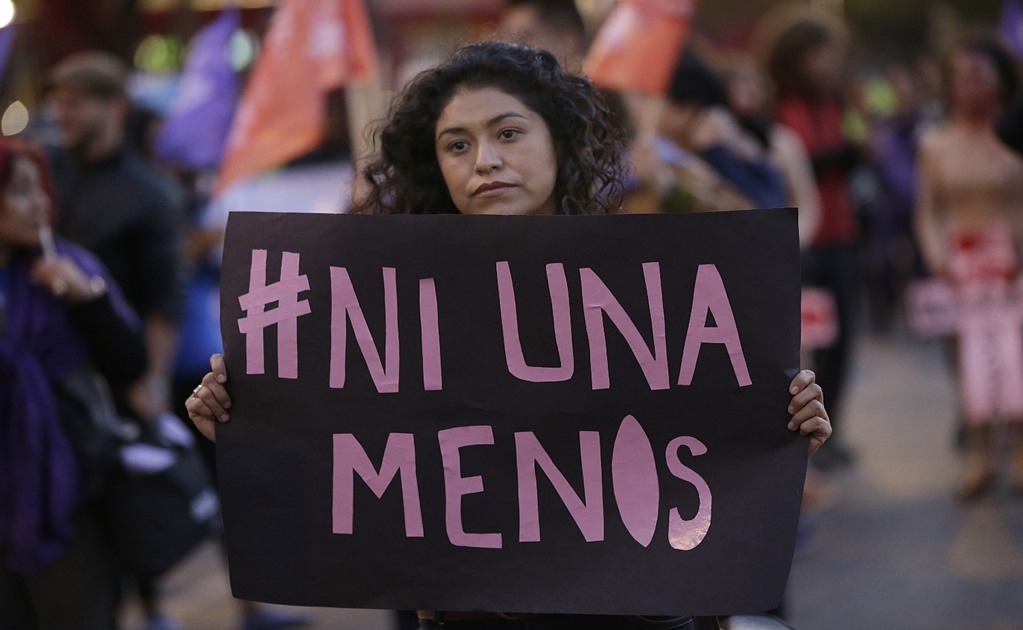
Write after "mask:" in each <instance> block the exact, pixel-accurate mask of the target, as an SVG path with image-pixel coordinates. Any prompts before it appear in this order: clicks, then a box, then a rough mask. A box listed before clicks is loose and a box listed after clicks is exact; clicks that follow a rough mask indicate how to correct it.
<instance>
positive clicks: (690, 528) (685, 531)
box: [665, 436, 711, 551]
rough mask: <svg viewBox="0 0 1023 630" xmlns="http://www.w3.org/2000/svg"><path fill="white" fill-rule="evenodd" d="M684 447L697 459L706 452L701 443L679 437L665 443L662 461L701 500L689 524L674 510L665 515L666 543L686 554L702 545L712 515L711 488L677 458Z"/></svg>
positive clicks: (688, 521) (691, 438)
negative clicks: (692, 488) (686, 483)
mask: <svg viewBox="0 0 1023 630" xmlns="http://www.w3.org/2000/svg"><path fill="white" fill-rule="evenodd" d="M683 446H685V447H686V448H688V449H689V452H690V453H692V454H693V455H696V456H699V455H703V454H705V453H706V452H707V447H706V446H704V445H703V442H701V441H699V440H697V439H696V438H694V437H687V436H683V437H678V438H675V439H674V440H672V441H671V442H669V443H668V448H667V449H666V451H665V459H666V460H667V462H668V470H670V471H671V474H673V475H675V477H677V478H679V479H682V480H683V481H688V482H689V483H691V484H693V486H695V487H696V491H697V493H698V494H699V497H700V507H699V509H698V510H697V512H696V516H694V517H693V518H692V519H691V520H686V519H684V518H682V516H681V515H680V514H679V512H678V508H673V509H672V510H671V512H669V513H668V542H669V543H670V544H671V546H672V548H673V549H679V550H681V551H689V550H691V549H695V548H696V546H697V545H699V544H700V543H701V542H703V539H704V537H705V536H706V535H707V531H708V530H710V515H711V493H710V486H708V485H707V482H706V481H704V479H703V477H701V476H700V475H698V474H697V473H696V472H695V471H693V470H692V469H691V468H689V467H687V466H685V465H684V464H683V463H682V462H681V461H680V460H679V458H678V449H679V448H681V447H683Z"/></svg>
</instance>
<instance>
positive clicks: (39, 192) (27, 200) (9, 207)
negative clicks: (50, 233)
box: [0, 157, 50, 249]
mask: <svg viewBox="0 0 1023 630" xmlns="http://www.w3.org/2000/svg"><path fill="white" fill-rule="evenodd" d="M49 209H50V199H49V197H48V196H47V195H46V191H45V190H44V189H43V182H42V177H41V174H40V172H39V167H38V166H37V165H36V163H35V162H33V161H32V160H30V159H29V158H27V157H16V158H14V162H13V163H12V164H11V181H10V182H9V183H8V184H7V186H6V188H5V189H4V190H3V197H2V200H0V247H4V248H7V249H16V248H25V247H38V246H39V229H40V228H41V227H43V226H45V225H48V224H49V217H48V214H49Z"/></svg>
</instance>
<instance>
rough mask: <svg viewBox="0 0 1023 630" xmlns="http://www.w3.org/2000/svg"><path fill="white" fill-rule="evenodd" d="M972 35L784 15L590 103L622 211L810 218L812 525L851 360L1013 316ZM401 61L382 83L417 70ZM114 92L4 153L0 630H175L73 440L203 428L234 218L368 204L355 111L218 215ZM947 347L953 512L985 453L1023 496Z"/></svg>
mask: <svg viewBox="0 0 1023 630" xmlns="http://www.w3.org/2000/svg"><path fill="white" fill-rule="evenodd" d="M988 26H989V27H990V28H987V29H983V28H981V29H977V30H976V31H975V32H974V31H964V32H963V33H961V35H962V37H961V38H959V39H957V40H956V41H948V42H945V44H946V46H945V49H944V50H927V49H923V48H921V49H920V50H913V51H910V52H908V53H907V54H904V55H901V56H897V57H890V58H887V59H881V60H877V59H873V58H871V56H870V54H869V51H863V50H859V49H857V46H856V43H855V42H856V37H855V34H854V33H851V32H850V30H849V28H848V27H847V25H846V24H845V23H844V22H843V20H842V18H841V16H840V15H838V14H836V13H835V12H834V11H832V10H830V9H822V8H814V7H813V6H809V5H798V6H797V7H794V8H793V7H785V8H784V10H781V9H779V10H777V11H773V12H771V13H769V14H767V15H765V16H764V17H763V19H762V20H760V22H759V23H758V24H757V26H756V28H755V29H753V31H752V33H751V34H750V36H749V38H748V41H746V42H744V45H742V46H738V45H736V44H735V43H734V42H728V43H721V42H718V41H715V39H714V38H713V37H709V36H706V35H705V34H703V33H701V32H700V31H699V29H698V28H696V29H694V30H693V32H691V33H690V35H689V37H688V40H687V44H686V46H685V48H684V50H683V52H682V54H681V55H680V56H679V57H678V59H677V60H674V61H673V67H674V70H673V72H672V74H671V80H670V84H669V86H668V88H667V91H666V93H665V94H664V95H663V96H661V97H651V96H649V95H646V96H637V95H636V94H630V93H623V92H616V91H612V90H607V92H606V97H607V99H608V102H609V103H610V104H611V105H612V106H613V108H614V110H615V111H616V112H617V116H618V118H619V121H620V124H621V125H622V127H623V128H624V129H626V130H627V133H628V137H629V138H630V151H629V160H630V164H629V167H630V172H631V177H630V181H629V185H628V190H627V194H626V198H625V202H624V205H623V207H622V209H621V211H622V212H626V213H658V212H665V213H684V212H717V211H730V210H741V209H745V208H757V207H761V208H770V207H789V206H790V207H796V208H798V211H799V243H800V248H801V254H802V273H803V278H802V279H803V283H804V285H805V286H806V287H807V288H808V289H812V290H813V291H814V292H812V293H808V295H813V296H816V297H817V298H818V299H815V300H812V301H811V300H810V299H805V303H804V325H805V326H808V325H809V324H808V323H807V320H813V321H814V322H816V323H817V324H820V323H821V321H823V323H824V326H823V329H824V330H825V333H824V334H819V335H808V334H807V332H808V329H806V328H805V329H804V349H803V350H804V352H803V354H804V357H803V358H804V362H805V363H806V365H805V367H810V368H812V369H813V370H815V372H816V374H817V379H818V382H819V383H820V384H821V386H822V388H823V389H824V392H825V396H826V399H827V404H828V408H829V409H830V413H831V420H832V423H833V426H834V429H835V432H834V436H833V437H832V439H831V440H830V441H829V442H828V443H827V444H826V445H825V446H824V447H823V448H822V449H821V451H820V452H819V453H817V454H816V455H815V456H814V458H813V460H812V462H811V468H812V470H811V473H810V475H809V476H808V481H807V488H806V498H805V501H806V502H807V507H808V509H812V507H813V505H812V503H813V500H814V497H815V493H816V492H818V488H819V486H820V484H821V483H822V480H825V479H826V478H827V476H828V475H830V474H833V473H834V472H835V471H838V470H841V469H843V468H847V467H850V466H855V464H856V453H854V452H853V450H852V449H851V448H850V446H849V444H848V443H847V442H846V441H845V440H844V433H845V419H844V418H843V417H842V410H843V405H842V403H843V394H844V387H845V385H846V383H847V382H848V380H849V372H850V367H851V363H852V360H853V347H854V343H855V339H856V337H857V335H858V334H863V333H865V332H869V333H871V334H878V335H892V334H903V333H904V331H905V323H904V322H905V321H906V315H907V311H908V310H909V309H911V308H912V306H913V305H912V304H910V303H908V302H907V301H906V300H905V298H904V297H903V296H904V295H906V291H907V287H911V286H914V285H917V284H918V283H924V282H926V281H931V282H932V283H933V282H937V283H941V284H942V286H945V287H947V288H950V290H952V291H953V292H954V294H953V298H951V299H952V301H953V302H955V301H956V300H959V301H969V300H983V299H986V300H988V301H987V302H984V303H985V304H989V305H990V304H992V303H993V302H992V301H991V300H992V299H994V298H992V296H996V297H997V298H998V299H999V300H1001V301H1000V302H998V303H999V304H1004V305H1005V308H1006V309H1007V311H1006V312H1009V311H1011V310H1012V309H1013V308H1015V309H1017V311H1018V310H1019V308H1018V301H1017V302H1014V301H1013V299H1014V297H1013V296H1015V295H1016V293H1015V288H1014V287H1015V283H1016V281H1017V277H1018V258H1017V256H1018V253H1019V246H1020V245H1021V244H1023V155H1021V151H1023V91H1021V84H1020V66H1021V63H1023V59H1021V58H1020V56H1019V55H1020V53H1021V50H1020V49H1019V48H1015V49H1013V45H1017V46H1018V45H1019V42H1018V41H1017V42H1012V41H1006V39H1005V38H1004V37H1002V38H1000V37H999V36H998V33H997V31H996V30H995V28H994V26H995V25H994V24H993V23H992V24H990V25H988ZM595 28H596V26H595V25H594V23H593V16H590V15H584V14H583V13H580V11H579V7H577V5H576V3H573V2H571V1H570V0H562V1H554V0H550V1H542V0H508V1H507V3H506V5H505V6H504V7H502V8H501V10H500V12H499V14H498V15H496V16H495V21H494V22H493V24H491V25H490V27H488V28H487V29H483V31H480V32H477V33H475V36H478V37H499V38H503V39H508V40H511V41H517V42H524V43H528V44H531V45H535V46H538V47H542V48H546V49H548V50H550V51H551V52H553V53H555V54H556V55H557V56H558V58H559V59H560V60H561V62H562V64H563V65H564V66H566V67H568V68H571V69H573V70H575V71H579V72H582V71H583V68H584V63H585V59H586V55H587V49H588V44H589V43H590V42H591V41H592V38H593V35H594V32H595ZM399 45H400V43H398V42H392V41H387V40H382V41H381V45H380V48H381V49H386V48H387V47H388V46H395V47H398V46H399ZM438 54H441V55H442V52H441V53H438ZM427 56H428V55H427ZM412 61H413V62H414V63H409V64H407V67H405V68H402V69H400V71H399V72H397V73H396V75H397V76H396V77H394V79H393V81H394V82H395V83H396V84H400V82H401V81H403V80H406V79H407V78H408V77H409V76H411V74H412V73H414V71H415V69H416V68H415V67H416V64H417V63H418V64H420V65H422V64H426V65H428V64H429V60H428V59H427V60H425V61H424V60H423V59H413V60H412ZM130 79H131V68H130V65H129V64H128V63H127V62H126V60H124V59H121V58H119V57H118V56H116V55H114V54H112V53H110V52H105V51H101V50H84V51H79V52H76V53H73V54H71V55H70V56H68V57H66V58H64V59H62V60H60V61H59V62H58V63H56V64H55V65H54V66H53V67H51V68H49V69H47V71H46V73H45V78H41V80H40V84H41V86H42V89H43V98H42V99H41V101H40V108H39V111H38V112H33V116H32V121H33V122H32V124H31V125H29V127H28V128H27V129H25V130H24V131H23V132H21V133H19V134H17V135H16V136H13V137H4V138H0V375H2V378H0V412H2V413H3V414H4V417H3V418H0V432H2V434H0V552H2V553H0V557H2V559H3V563H2V564H0V627H4V628H7V627H11V628H17V629H21V628H26V629H29V628H40V629H43V628H46V629H49V628H110V627H114V626H115V625H116V621H117V618H118V617H119V615H120V614H121V613H120V611H121V610H122V609H123V605H124V602H125V600H126V599H128V598H131V597H135V596H138V597H139V598H140V600H141V601H142V602H143V603H144V609H145V614H146V618H147V623H148V625H147V628H148V629H151V630H161V629H163V630H170V629H173V628H176V627H178V626H177V624H176V623H175V622H174V620H172V619H170V618H168V617H167V616H166V615H164V614H163V612H162V610H161V607H160V597H159V588H158V585H159V577H160V572H155V573H154V572H146V571H139V570H134V569H131V568H126V567H125V566H124V565H123V563H121V562H119V560H118V559H117V558H116V557H115V555H114V554H113V553H111V552H110V551H109V540H108V537H109V532H106V531H104V528H105V520H104V518H103V513H104V509H103V507H102V503H103V500H104V499H103V495H104V489H103V486H104V483H106V479H107V478H108V477H109V476H111V474H113V473H110V472H109V470H110V469H111V466H112V465H111V464H109V462H110V460H119V464H118V465H119V466H122V467H123V466H124V465H125V464H124V461H123V459H124V458H123V456H122V455H123V453H122V450H120V449H118V448H112V447H102V448H101V447H95V448H94V447H93V446H95V445H93V446H87V445H84V444H83V442H84V441H83V440H82V439H80V438H79V436H77V435H76V434H75V429H74V426H81V425H82V424H83V423H84V424H89V423H90V422H92V421H94V420H95V418H96V417H97V416H98V415H99V414H101V413H108V414H112V415H115V416H116V417H117V418H118V419H120V420H122V421H124V422H127V423H128V427H127V428H125V427H122V429H123V430H124V431H127V433H129V434H131V433H132V430H131V425H134V426H135V427H137V428H138V431H135V433H134V434H135V435H137V434H138V433H140V432H145V431H146V430H148V427H153V426H168V425H167V423H170V422H172V421H173V420H172V419H173V416H178V417H180V418H181V419H182V420H183V421H184V422H183V424H184V426H186V427H188V429H192V428H193V427H192V424H191V422H189V421H188V419H187V415H186V413H185V410H184V408H183V405H182V402H183V401H184V400H185V399H186V398H187V397H188V395H189V394H190V393H191V391H192V387H193V386H194V385H195V384H196V383H198V382H199V381H200V379H201V377H202V376H203V374H204V373H206V372H207V371H208V370H209V357H210V355H211V354H214V353H216V352H220V351H221V346H220V344H221V341H220V333H219V316H218V300H219V294H218V291H219V273H220V269H219V249H220V246H221V241H222V238H223V235H224V227H225V225H226V218H227V213H228V212H230V211H236V210H278V211H306V212H343V211H345V209H346V208H347V207H348V206H349V205H350V204H351V198H352V196H353V195H358V194H359V186H358V184H357V177H356V173H357V172H358V168H359V160H358V158H359V157H360V153H359V151H358V150H356V149H353V147H352V145H353V142H352V141H351V138H352V133H353V132H352V131H351V129H352V125H351V122H352V117H351V116H350V113H352V110H353V101H352V100H351V98H350V96H351V95H350V94H346V91H345V90H344V89H340V90H332V91H329V92H327V93H326V94H325V95H324V99H325V110H324V111H325V122H324V126H323V130H322V135H321V141H320V143H319V145H318V146H317V147H316V148H315V149H314V150H312V151H309V152H307V153H305V154H304V155H302V156H300V157H298V158H296V159H293V160H291V161H290V162H289V163H288V164H286V165H284V166H282V167H281V168H279V169H277V170H276V171H275V172H273V173H268V174H262V175H259V176H257V177H254V178H251V179H249V180H246V181H243V182H240V183H239V184H237V185H236V186H235V187H233V188H231V189H229V190H228V191H226V192H222V193H221V192H218V194H216V195H214V193H213V191H214V181H215V180H216V177H217V165H216V164H215V163H214V164H210V165H209V166H207V167H205V168H194V167H186V166H183V165H182V164H180V163H176V162H175V161H173V160H168V159H166V156H165V155H162V154H161V151H160V150H159V147H158V145H157V142H156V139H157V138H158V137H159V133H160V128H161V127H160V126H161V124H162V122H163V121H162V116H163V115H164V114H165V113H166V112H163V111H154V110H153V109H151V108H147V107H146V106H145V105H144V104H143V103H139V102H137V101H133V99H132V98H131V91H130V89H129V87H130ZM383 83H385V84H386V83H387V81H384V82H383ZM392 87H394V86H392ZM36 114H38V115H36ZM353 115H354V114H353ZM378 115H382V112H379V113H378ZM356 133H357V132H356ZM978 296H979V297H978ZM1014 312H1015V311H1014ZM962 319H963V320H964V321H965V320H968V319H969V317H966V316H963V318H962ZM1020 319H1021V318H1019V317H1018V318H1017V319H1016V320H1014V324H1011V325H1014V326H1015V327H1016V328H1017V329H1018V328H1020ZM957 321H958V320H957ZM960 324H961V325H960V326H959V328H955V332H954V334H951V335H949V338H948V354H949V370H951V371H953V372H954V373H955V374H957V375H958V378H959V379H960V381H961V383H962V405H961V406H962V413H961V416H962V422H961V430H960V431H959V433H958V434H957V435H956V436H950V448H953V447H955V448H960V449H962V451H963V455H964V466H963V476H962V479H961V482H960V483H959V485H958V486H957V487H956V488H955V489H954V492H955V493H956V494H957V495H958V496H959V497H960V498H961V499H963V500H964V501H968V500H972V499H976V498H979V497H982V496H984V495H985V494H988V493H990V492H992V491H993V490H994V488H995V487H996V485H997V483H998V475H999V470H998V465H997V464H998V462H997V457H996V455H995V453H996V447H997V444H996V442H997V440H999V439H1003V438H1004V437H1005V436H1008V440H1009V443H1010V444H1012V445H1014V446H1013V448H1014V450H1013V454H1012V457H1011V463H1010V470H1009V471H1008V480H1009V484H1010V486H1011V488H1012V489H1013V490H1014V491H1016V492H1018V493H1020V494H1023V432H1021V431H1020V430H1019V427H1020V426H1023V425H1021V424H1020V422H1021V421H1023V401H1016V400H1014V399H1013V397H1012V395H1008V394H1006V395H1003V394H1002V393H1001V392H998V391H991V390H984V391H982V392H981V393H980V394H976V393H975V391H974V390H975V386H974V385H973V384H972V383H973V381H976V380H977V379H978V377H977V374H976V373H975V372H970V370H971V369H972V368H971V367H970V366H972V365H974V364H975V359H974V358H971V357H972V356H973V355H971V354H970V353H971V352H983V351H982V350H976V349H975V346H976V344H973V343H972V342H968V341H967V338H968V337H969V336H968V335H967V333H966V332H964V331H965V330H966V327H967V324H965V323H962V322H960ZM1017 338H1018V337H1017ZM1019 350H1023V348H1016V351H1019ZM1017 354H1023V353H1019V352H1017ZM1010 367H1011V366H1010ZM1007 369H1008V368H1007ZM1006 373H1009V374H1013V373H1014V372H1012V371H1011V369H1009V370H1008V371H1007V372H1006ZM971 375H972V376H971ZM1020 377H1021V378H1023V372H1021V373H1020ZM83 383H85V385H83ZM980 387H981V389H983V385H981V386H980ZM1008 387H1009V388H1010V389H1011V388H1013V387H1015V389H1017V390H1021V391H1023V383H1018V384H1016V385H1015V386H1012V385H1011V384H1010V385H1009V386H1008ZM83 388H84V389H83ZM83 391H84V393H83ZM978 399H979V402H978ZM1017 402H1018V404H1017ZM101 408H102V410H100V409H101ZM15 416H17V417H22V418H30V419H31V422H27V421H26V422H15V421H14V420H13V418H14V417H15ZM83 416H84V417H85V419H84V420H83V419H82V417H83ZM69 417H70V418H71V420H69V419H68V418H69ZM1000 425H1004V426H1005V427H1007V428H1008V429H1007V430H1006V431H998V430H996V427H998V426H1000ZM25 427H29V429H26V428H25ZM125 441H127V442H130V441H131V439H130V438H125ZM178 444H179V446H180V445H182V444H190V445H191V446H189V447H188V448H191V449H199V450H200V451H201V453H202V455H203V461H204V462H205V463H206V465H207V468H208V471H207V472H208V474H209V475H210V476H212V477H213V478H214V479H215V466H214V462H215V452H214V449H213V446H212V444H211V443H209V442H208V441H206V440H204V439H197V440H194V441H189V440H187V439H183V440H181V441H180V442H178ZM184 448H185V447H184V446H180V448H176V449H170V450H171V451H172V452H173V453H174V454H175V456H180V452H181V450H182V449H184ZM214 483H215V482H214ZM214 529H215V528H214ZM804 533H807V532H804ZM56 602H61V603H62V605H60V606H57V605H55V604H56ZM69 602H73V605H72V604H70V603H69ZM776 612H777V613H779V614H780V615H782V616H783V615H784V609H782V610H780V611H776ZM239 619H240V625H241V627H243V628H252V629H256V628H274V627H290V626H298V625H302V624H304V623H306V622H307V621H308V620H306V619H304V618H302V617H300V616H298V617H295V616H286V615H282V614H280V613H277V612H272V611H270V610H265V609H262V608H261V607H259V606H257V605H256V604H252V603H247V602H240V603H239ZM12 620H13V621H12ZM8 624H13V625H8ZM411 627H416V626H414V625H413V626H411Z"/></svg>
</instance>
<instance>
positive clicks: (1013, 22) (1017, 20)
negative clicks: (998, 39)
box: [998, 0, 1023, 58]
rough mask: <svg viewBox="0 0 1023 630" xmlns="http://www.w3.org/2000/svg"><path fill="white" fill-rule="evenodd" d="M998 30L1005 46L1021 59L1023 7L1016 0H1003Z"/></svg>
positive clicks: (1022, 54)
mask: <svg viewBox="0 0 1023 630" xmlns="http://www.w3.org/2000/svg"><path fill="white" fill-rule="evenodd" d="M998 30H999V32H1000V33H1001V35H1002V39H1003V40H1005V43H1006V45H1007V46H1009V48H1010V49H1012V52H1013V53H1015V54H1016V56H1017V57H1020V58H1023V7H1021V6H1020V4H1019V2H1017V1H1016V0H1005V4H1004V5H1002V17H1001V19H1000V20H999V21H998Z"/></svg>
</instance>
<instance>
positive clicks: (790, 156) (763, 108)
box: [724, 55, 821, 247]
mask: <svg viewBox="0 0 1023 630" xmlns="http://www.w3.org/2000/svg"><path fill="white" fill-rule="evenodd" d="M724 78H725V81H726V83H727V86H728V104H729V106H730V107H731V109H732V112H733V113H734V114H735V116H736V117H737V119H738V121H739V124H740V125H741V126H742V128H743V129H744V130H746V132H748V133H749V134H750V137H751V138H753V139H755V140H756V141H757V142H758V143H759V144H760V145H761V147H762V149H763V150H765V151H767V155H768V157H769V158H770V160H771V162H772V163H773V164H774V166H775V168H777V169H778V171H780V172H781V174H782V177H783V179H784V184H785V190H786V205H788V206H792V207H794V208H797V209H798V210H799V243H800V245H801V246H804V247H805V246H806V245H808V244H809V243H810V242H811V241H812V240H813V236H814V233H815V232H816V231H817V224H818V223H819V222H820V213H821V200H820V194H819V193H818V191H817V184H816V182H815V181H814V178H813V166H812V165H811V164H810V156H809V155H808V154H807V152H806V147H805V146H804V145H803V141H802V140H801V139H800V138H799V136H798V135H797V134H796V132H795V131H793V130H792V129H791V128H789V127H787V126H785V125H783V124H781V123H779V122H776V121H775V120H774V118H773V114H772V111H771V108H770V106H769V102H768V94H767V85H766V79H765V77H764V76H763V75H762V74H761V73H760V72H759V70H758V69H757V66H756V63H755V62H754V61H753V59H752V58H750V57H748V56H746V55H738V56H735V57H733V58H732V59H731V61H730V63H729V64H728V69H727V70H726V72H725V73H724Z"/></svg>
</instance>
